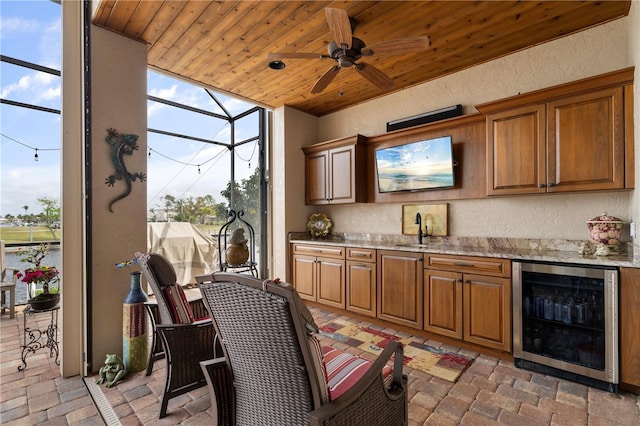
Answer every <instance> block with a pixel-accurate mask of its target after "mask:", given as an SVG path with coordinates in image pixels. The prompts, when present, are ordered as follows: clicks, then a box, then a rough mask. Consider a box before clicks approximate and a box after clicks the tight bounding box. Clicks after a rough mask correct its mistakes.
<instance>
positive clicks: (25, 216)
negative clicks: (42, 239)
mask: <svg viewBox="0 0 640 426" xmlns="http://www.w3.org/2000/svg"><path fill="white" fill-rule="evenodd" d="M22 208H23V209H24V220H27V210H29V206H22Z"/></svg>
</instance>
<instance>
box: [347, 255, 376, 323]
mask: <svg viewBox="0 0 640 426" xmlns="http://www.w3.org/2000/svg"><path fill="white" fill-rule="evenodd" d="M376 283H377V268H376V250H374V249H356V248H347V269H346V287H347V301H346V302H347V310H348V311H352V312H356V313H359V314H362V315H366V316H370V317H375V316H376V305H377V303H376V301H377V294H378V292H377V288H376Z"/></svg>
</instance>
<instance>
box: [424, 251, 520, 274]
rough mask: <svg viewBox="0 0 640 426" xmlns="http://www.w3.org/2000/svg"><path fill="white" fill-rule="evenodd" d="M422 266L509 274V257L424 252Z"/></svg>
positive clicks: (456, 270)
mask: <svg viewBox="0 0 640 426" xmlns="http://www.w3.org/2000/svg"><path fill="white" fill-rule="evenodd" d="M424 267H425V268H429V269H440V270H443V271H453V272H472V273H475V274H484V275H493V276H497V277H510V276H511V262H510V261H509V259H496V258H491V257H475V256H454V255H446V254H425V255H424Z"/></svg>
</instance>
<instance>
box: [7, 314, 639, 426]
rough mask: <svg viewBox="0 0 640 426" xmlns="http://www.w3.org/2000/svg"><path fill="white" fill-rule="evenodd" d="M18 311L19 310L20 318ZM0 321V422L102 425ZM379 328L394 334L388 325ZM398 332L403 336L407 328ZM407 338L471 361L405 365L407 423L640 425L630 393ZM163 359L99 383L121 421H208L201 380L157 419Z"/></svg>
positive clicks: (44, 358)
mask: <svg viewBox="0 0 640 426" xmlns="http://www.w3.org/2000/svg"><path fill="white" fill-rule="evenodd" d="M312 313H313V315H314V317H315V318H316V321H317V322H318V324H320V325H321V324H323V323H326V322H330V321H333V320H335V319H336V318H341V319H345V320H352V319H350V318H347V317H341V316H340V315H338V314H335V313H331V312H327V311H324V310H319V309H312ZM21 318H22V314H19V315H18V319H19V321H20V323H21V321H22V319H21ZM352 321H355V320H352ZM355 322H359V321H355ZM0 326H1V329H0V331H1V332H2V335H1V338H0V345H1V346H0V361H1V367H0V397H1V402H0V423H1V424H3V425H32V424H47V425H74V424H82V425H85V424H87V425H92V424H103V422H102V420H101V418H100V416H99V415H98V414H97V410H96V408H95V407H94V406H93V404H92V401H91V398H90V396H89V395H88V392H87V390H86V389H85V387H84V384H83V382H82V380H81V379H80V378H79V377H75V378H62V377H60V375H59V369H58V367H57V366H56V365H55V364H53V361H52V360H51V359H50V358H48V354H47V353H45V352H44V351H43V352H42V353H37V354H34V355H31V356H30V358H29V365H28V368H27V369H26V370H25V371H23V372H18V371H17V368H16V367H17V365H18V363H19V358H20V355H19V349H20V348H19V346H20V343H19V337H20V335H19V331H18V321H17V320H9V319H8V316H7V315H3V316H2V319H1V321H0ZM385 331H386V332H389V333H394V334H395V333H398V332H397V331H396V330H393V329H390V328H386V329H385ZM398 334H403V333H398ZM403 337H407V336H406V334H403ZM411 337H412V338H413V339H415V340H416V341H420V342H423V343H424V342H426V343H428V344H429V345H432V346H441V347H443V349H446V350H448V351H452V352H459V353H462V354H464V355H469V356H473V357H474V358H475V360H474V362H473V364H471V366H470V367H469V368H467V370H466V371H465V372H464V373H463V374H462V375H461V376H460V378H459V379H458V381H457V382H456V383H451V382H448V381H446V380H442V379H439V378H436V377H433V376H430V375H429V374H426V373H423V372H420V371H418V370H412V369H410V368H407V367H405V369H404V372H405V374H407V376H408V377H409V387H408V398H409V424H410V425H517V426H527V425H589V426H592V425H593V426H597V425H628V426H631V425H633V426H637V425H640V400H639V398H638V396H636V395H634V394H631V393H628V392H620V393H619V394H611V393H608V392H604V391H601V390H598V389H594V388H590V387H587V386H584V385H580V384H576V383H572V382H568V381H565V380H562V379H558V378H555V377H552V376H546V375H543V374H539V373H534V372H530V371H527V370H521V369H517V368H515V367H514V365H513V363H512V362H510V361H505V360H501V359H497V358H494V357H490V356H486V355H482V354H478V353H473V352H470V351H467V350H463V349H459V348H456V347H453V346H447V345H442V344H441V343H438V342H436V341H434V340H425V339H424V338H421V337H418V336H411ZM322 343H323V344H332V345H336V346H337V347H340V348H341V349H347V350H349V351H350V352H353V353H356V354H361V355H362V356H364V357H371V356H372V355H370V354H368V353H362V352H360V351H359V350H358V349H357V348H352V347H347V346H345V345H344V344H342V343H338V342H334V341H331V340H330V339H328V338H326V337H323V338H322ZM16 360H18V361H16ZM164 366H165V363H164V361H163V360H161V361H158V362H156V365H155V367H154V371H153V374H152V375H151V376H148V377H147V376H145V375H144V371H143V372H140V373H135V374H130V375H129V377H127V379H126V380H125V381H123V382H121V383H120V384H118V385H117V386H115V387H113V388H109V389H108V388H106V387H104V386H102V387H100V389H102V391H103V392H104V395H105V397H106V399H107V401H108V402H109V404H110V405H111V407H113V410H114V412H115V414H116V415H117V417H118V419H119V421H120V422H121V424H123V425H178V424H180V425H202V424H210V423H211V420H212V418H211V410H210V408H211V406H210V401H209V395H208V392H207V389H206V387H203V388H200V389H198V390H196V391H193V392H189V393H187V394H185V395H181V396H179V397H176V398H174V399H172V400H171V401H170V402H169V409H168V415H167V417H165V418H164V419H162V420H159V419H158V410H159V404H160V397H161V395H162V388H163V385H164ZM89 380H90V379H89Z"/></svg>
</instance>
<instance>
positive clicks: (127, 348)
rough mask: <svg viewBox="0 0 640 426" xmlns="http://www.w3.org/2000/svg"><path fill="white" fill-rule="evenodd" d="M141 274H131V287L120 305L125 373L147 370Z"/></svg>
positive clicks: (146, 337) (146, 340)
mask: <svg viewBox="0 0 640 426" xmlns="http://www.w3.org/2000/svg"><path fill="white" fill-rule="evenodd" d="M141 274H142V272H140V271H134V272H131V287H130V289H129V293H127V295H126V297H125V298H124V303H123V305H122V359H123V361H124V365H125V368H126V370H127V372H130V373H134V372H137V371H142V370H144V369H145V368H147V361H148V359H147V357H148V336H147V316H146V311H145V307H144V302H146V301H147V295H146V293H145V292H144V291H143V290H142V287H141V286H140V275H141Z"/></svg>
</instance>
